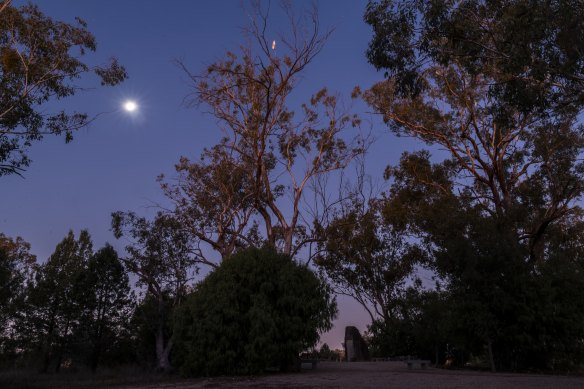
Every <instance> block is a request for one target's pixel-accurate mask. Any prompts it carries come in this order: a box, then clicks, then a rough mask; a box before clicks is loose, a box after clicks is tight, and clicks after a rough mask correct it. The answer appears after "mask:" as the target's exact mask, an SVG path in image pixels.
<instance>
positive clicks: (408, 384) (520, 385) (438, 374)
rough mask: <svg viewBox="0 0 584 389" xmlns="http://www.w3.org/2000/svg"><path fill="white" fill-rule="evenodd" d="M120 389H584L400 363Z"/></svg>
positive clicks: (569, 381)
mask: <svg viewBox="0 0 584 389" xmlns="http://www.w3.org/2000/svg"><path fill="white" fill-rule="evenodd" d="M125 388H126V389H129V388H133V389H143V388H181V389H187V388H347V389H356V388H400V389H401V388H403V389H418V388H419V389H422V388H423V389H426V388H431V389H446V388H448V389H459V388H460V389H462V388H471V389H487V388H488V389H507V388H508V389H564V388H565V389H584V377H569V376H550V375H530V374H510V373H497V374H492V373H482V372H471V371H457V370H444V369H435V368H427V369H423V370H420V369H417V370H408V369H407V367H406V365H405V363H403V362H353V363H335V362H321V363H319V364H318V366H317V368H316V369H315V370H305V371H302V372H301V373H297V374H276V375H268V376H261V377H255V378H242V377H236V378H212V379H197V380H185V381H180V382H174V383H169V384H156V385H152V386H150V385H146V386H126V387H125Z"/></svg>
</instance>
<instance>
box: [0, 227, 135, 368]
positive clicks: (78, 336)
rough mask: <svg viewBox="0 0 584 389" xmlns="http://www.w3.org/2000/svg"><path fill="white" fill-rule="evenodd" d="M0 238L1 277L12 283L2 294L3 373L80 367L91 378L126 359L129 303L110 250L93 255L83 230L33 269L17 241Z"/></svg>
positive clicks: (126, 286) (125, 280) (124, 275)
mask: <svg viewBox="0 0 584 389" xmlns="http://www.w3.org/2000/svg"><path fill="white" fill-rule="evenodd" d="M0 238H1V242H0V256H1V259H2V263H1V266H2V271H3V274H5V275H6V278H7V279H8V280H10V281H12V280H14V281H18V282H19V286H18V287H14V286H13V285H12V284H11V283H10V282H8V283H7V284H6V285H7V286H8V287H10V289H9V292H7V293H4V294H3V295H2V318H3V330H2V333H1V337H2V338H1V341H2V343H1V347H2V348H1V350H0V351H1V356H2V364H3V365H4V367H13V368H14V367H30V366H36V367H38V369H39V370H40V371H41V372H48V371H49V370H52V371H56V372H58V371H59V370H60V369H61V368H62V367H63V366H67V365H71V364H72V363H74V364H77V363H82V364H86V365H87V366H89V367H90V368H91V370H93V371H95V370H96V369H97V367H98V365H100V364H104V363H105V364H112V363H119V362H124V359H127V358H129V354H130V351H129V350H124V348H125V347H127V342H129V340H130V339H131V333H130V321H131V318H132V314H133V310H134V305H135V298H134V295H133V293H132V292H131V289H130V284H129V279H128V274H127V272H126V270H125V268H124V266H123V263H122V262H121V261H120V259H119V258H118V255H117V253H116V251H115V250H114V249H113V248H112V247H111V246H109V245H106V246H104V247H103V248H101V249H100V250H98V251H97V252H94V251H93V248H92V242H91V238H90V236H89V233H88V232H87V231H82V232H81V233H80V235H79V237H78V238H77V239H75V236H74V234H73V232H69V234H68V235H67V237H65V238H64V239H63V240H62V241H61V242H60V243H59V244H58V245H57V247H56V248H55V252H54V253H53V254H52V255H51V256H50V257H49V259H48V260H47V261H46V262H44V263H42V264H39V263H37V262H36V260H35V258H34V256H32V255H31V254H30V253H29V249H30V247H29V245H28V244H27V243H26V242H24V241H23V240H22V239H20V238H17V239H16V240H13V239H10V238H8V237H6V236H4V235H2V236H0ZM125 342H126V343H125ZM124 354H126V355H124Z"/></svg>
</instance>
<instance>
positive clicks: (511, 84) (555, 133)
mask: <svg viewBox="0 0 584 389" xmlns="http://www.w3.org/2000/svg"><path fill="white" fill-rule="evenodd" d="M365 20H366V21H367V23H369V24H370V25H371V26H372V28H373V31H374V36H373V38H372V40H371V42H370V46H369V50H368V53H367V54H368V58H369V61H370V62H371V63H372V64H373V65H375V66H376V67H377V68H378V69H381V70H385V71H386V76H387V79H386V80H384V81H381V82H379V83H377V84H375V85H374V86H373V87H372V88H371V89H370V90H369V91H367V92H366V94H365V98H366V100H367V101H368V102H369V104H370V105H371V106H372V107H373V108H374V109H375V111H377V112H378V113H380V114H382V115H383V118H384V120H385V121H386V122H387V124H388V125H389V127H390V129H391V130H392V131H393V132H394V133H396V134H399V135H406V136H412V137H415V138H418V139H420V140H421V141H423V142H425V143H427V144H430V145H434V146H438V147H441V148H443V149H445V150H446V151H447V152H448V153H449V154H450V160H451V161H450V162H449V163H452V164H454V165H455V166H456V168H457V176H456V178H455V182H456V183H457V184H458V185H459V187H463V188H465V189H466V190H468V191H470V192H471V193H472V195H473V196H474V200H475V201H476V202H477V203H479V204H481V206H482V209H483V211H484V212H485V213H487V214H489V215H491V216H492V217H494V218H496V219H497V220H498V221H499V223H500V224H501V226H502V228H505V229H507V230H509V232H510V233H512V234H515V236H516V239H518V240H519V241H522V242H526V243H527V245H528V247H529V260H530V262H532V263H533V264H535V263H536V262H538V261H541V260H543V258H544V255H545V243H544V241H545V239H544V237H545V234H546V230H547V229H548V227H549V226H550V225H551V224H553V223H557V222H559V221H560V220H562V219H564V218H567V217H569V216H571V215H574V214H575V213H577V212H578V209H579V207H578V205H577V202H578V200H579V199H580V198H581V195H582V191H583V190H584V184H583V175H584V165H583V164H582V148H583V147H584V132H583V128H582V125H581V124H580V123H579V122H578V116H579V114H580V113H581V112H582V107H583V106H584V93H583V92H582V91H583V90H584V88H583V87H584V77H583V75H584V56H583V55H582V54H581V53H582V52H584V51H583V50H584V39H583V38H582V36H583V34H582V33H583V32H584V21H583V20H584V6H582V4H581V2H570V1H560V2H532V3H528V2H525V1H511V2H500V1H489V2H487V1H479V0H472V1H464V2H455V3H450V2H419V1H389V0H386V1H377V2H370V3H369V4H368V6H367V10H366V14H365ZM505 226H506V227H505Z"/></svg>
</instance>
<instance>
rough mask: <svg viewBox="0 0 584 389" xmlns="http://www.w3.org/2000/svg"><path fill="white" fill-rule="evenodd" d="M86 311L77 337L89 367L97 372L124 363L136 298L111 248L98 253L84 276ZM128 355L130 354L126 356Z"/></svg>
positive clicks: (83, 297)
mask: <svg viewBox="0 0 584 389" xmlns="http://www.w3.org/2000/svg"><path fill="white" fill-rule="evenodd" d="M80 282H81V284H82V285H83V291H82V292H81V296H80V298H81V305H82V311H81V315H80V318H79V328H78V331H77V332H78V334H77V336H78V337H79V338H80V339H79V340H78V341H80V342H81V343H82V344H83V346H85V348H86V350H83V351H85V352H86V353H87V358H88V364H89V366H90V367H91V369H92V370H93V371H95V370H96V369H97V366H98V364H99V363H100V362H102V361H103V362H106V363H108V364H112V363H116V362H118V363H119V362H122V361H119V360H116V359H119V358H124V357H125V358H128V357H129V356H128V355H126V356H124V355H121V354H123V352H120V349H123V348H124V344H123V343H124V341H126V340H127V339H128V338H129V336H130V334H129V321H130V318H131V315H132V313H133V303H134V294H133V292H131V290H130V285H129V279H128V274H127V273H126V270H125V269H124V266H123V264H122V262H121V261H120V259H119V258H118V254H117V252H116V251H115V250H114V248H113V247H112V246H110V245H106V246H105V247H103V248H101V249H100V250H99V251H97V252H96V253H95V254H94V255H93V256H92V257H91V258H90V259H89V261H88V263H87V268H86V269H85V271H84V272H83V274H82V275H81V280H80ZM126 353H127V352H126Z"/></svg>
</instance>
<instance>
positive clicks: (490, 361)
mask: <svg viewBox="0 0 584 389" xmlns="http://www.w3.org/2000/svg"><path fill="white" fill-rule="evenodd" d="M487 346H488V348H489V364H490V365H491V371H492V372H493V373H496V372H497V368H496V367H495V357H494V356H493V341H492V340H491V339H489V340H488V342H487Z"/></svg>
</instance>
